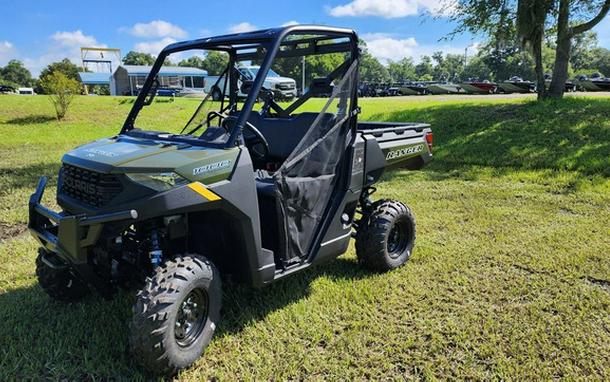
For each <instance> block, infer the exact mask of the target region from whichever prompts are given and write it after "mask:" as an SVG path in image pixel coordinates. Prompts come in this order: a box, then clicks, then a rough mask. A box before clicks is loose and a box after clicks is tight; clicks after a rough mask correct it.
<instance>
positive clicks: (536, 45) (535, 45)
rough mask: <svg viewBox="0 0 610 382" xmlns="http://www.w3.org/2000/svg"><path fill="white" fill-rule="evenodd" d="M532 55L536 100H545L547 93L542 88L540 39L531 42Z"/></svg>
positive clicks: (542, 68) (542, 69) (544, 88)
mask: <svg viewBox="0 0 610 382" xmlns="http://www.w3.org/2000/svg"><path fill="white" fill-rule="evenodd" d="M532 53H533V54H534V60H535V61H536V88H537V89H538V99H539V100H541V99H546V97H547V92H546V87H545V86H544V65H543V63H542V38H540V39H536V40H535V41H532Z"/></svg>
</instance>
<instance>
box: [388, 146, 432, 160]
mask: <svg viewBox="0 0 610 382" xmlns="http://www.w3.org/2000/svg"><path fill="white" fill-rule="evenodd" d="M423 150H424V145H423V144H422V145H417V146H411V147H404V148H402V149H398V150H393V151H388V154H387V155H386V157H385V159H386V160H392V159H398V158H402V157H405V156H407V155H410V154H415V153H418V152H420V151H423Z"/></svg>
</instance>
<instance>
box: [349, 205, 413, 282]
mask: <svg viewBox="0 0 610 382" xmlns="http://www.w3.org/2000/svg"><path fill="white" fill-rule="evenodd" d="M414 245H415V217H414V216H413V214H412V212H411V210H410V209H409V207H407V206H406V205H404V204H403V203H401V202H398V201H394V200H380V201H378V202H375V203H374V204H373V205H372V206H371V207H370V209H369V211H367V212H366V213H365V215H364V217H363V218H362V220H361V221H360V224H359V226H358V233H357V236H356V255H357V256H358V260H359V261H360V263H362V264H363V265H364V266H365V267H367V268H369V269H372V270H374V271H378V272H386V271H390V270H392V269H396V268H398V267H400V266H401V265H403V264H404V263H406V262H407V260H409V258H410V257H411V251H412V250H413V246H414Z"/></svg>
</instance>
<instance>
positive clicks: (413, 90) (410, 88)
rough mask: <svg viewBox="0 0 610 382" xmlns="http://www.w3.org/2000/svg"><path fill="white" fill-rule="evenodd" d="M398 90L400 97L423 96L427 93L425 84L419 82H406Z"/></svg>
mask: <svg viewBox="0 0 610 382" xmlns="http://www.w3.org/2000/svg"><path fill="white" fill-rule="evenodd" d="M398 90H399V92H400V94H402V95H424V94H428V93H429V92H428V87H427V86H426V84H422V83H420V82H407V83H403V84H400V85H399V87H398Z"/></svg>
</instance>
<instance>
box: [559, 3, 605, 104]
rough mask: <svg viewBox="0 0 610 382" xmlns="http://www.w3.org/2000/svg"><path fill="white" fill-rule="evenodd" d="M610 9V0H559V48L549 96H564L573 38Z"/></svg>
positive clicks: (587, 29) (592, 25) (585, 30)
mask: <svg viewBox="0 0 610 382" xmlns="http://www.w3.org/2000/svg"><path fill="white" fill-rule="evenodd" d="M583 3H584V4H583ZM608 11H610V0H604V1H603V3H601V4H600V1H595V0H589V1H584V0H559V10H558V16H557V49H556V51H555V52H556V53H555V65H554V67H553V79H552V80H551V87H550V94H549V96H551V97H553V98H560V97H562V96H563V92H564V91H565V82H566V81H567V79H568V65H569V62H570V52H571V50H572V40H573V39H574V38H575V37H576V36H578V35H581V34H583V33H586V32H588V31H590V30H591V29H592V28H593V27H594V26H596V25H597V24H599V22H600V21H602V20H603V18H604V17H606V15H607V14H608ZM585 20H586V21H585ZM576 23H578V24H576Z"/></svg>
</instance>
